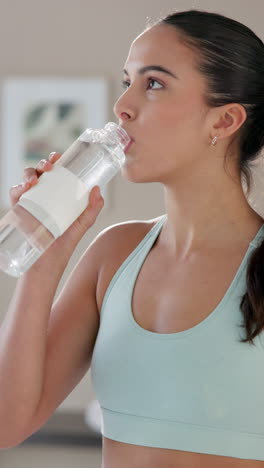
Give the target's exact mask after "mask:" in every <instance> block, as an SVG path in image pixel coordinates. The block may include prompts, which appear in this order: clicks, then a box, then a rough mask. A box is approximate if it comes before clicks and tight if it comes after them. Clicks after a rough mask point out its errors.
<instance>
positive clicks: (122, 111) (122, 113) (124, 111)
mask: <svg viewBox="0 0 264 468" xmlns="http://www.w3.org/2000/svg"><path fill="white" fill-rule="evenodd" d="M124 98H125V95H122V96H121V97H120V98H119V99H118V100H117V101H116V103H115V105H114V108H113V111H114V114H115V116H116V117H117V118H118V120H119V121H120V124H122V122H123V121H124V122H126V121H128V120H133V119H134V118H135V115H136V112H135V110H134V109H133V108H132V106H130V105H129V104H128V103H127V101H126V100H125V99H124Z"/></svg>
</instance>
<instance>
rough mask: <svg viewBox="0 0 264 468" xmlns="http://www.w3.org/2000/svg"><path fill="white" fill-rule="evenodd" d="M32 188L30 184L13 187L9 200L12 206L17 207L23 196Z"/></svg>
mask: <svg viewBox="0 0 264 468" xmlns="http://www.w3.org/2000/svg"><path fill="white" fill-rule="evenodd" d="M30 187H31V184H30V183H29V182H26V183H23V184H18V185H13V186H12V187H11V188H10V190H9V199H10V203H11V206H13V205H15V204H16V203H17V202H18V200H19V199H20V197H21V195H22V194H23V193H24V192H26V191H27V190H29V189H30Z"/></svg>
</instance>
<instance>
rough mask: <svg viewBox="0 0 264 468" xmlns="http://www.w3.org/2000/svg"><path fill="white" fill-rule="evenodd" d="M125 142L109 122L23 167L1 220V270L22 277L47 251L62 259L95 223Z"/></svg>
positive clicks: (52, 258) (123, 135) (122, 159)
mask: <svg viewBox="0 0 264 468" xmlns="http://www.w3.org/2000/svg"><path fill="white" fill-rule="evenodd" d="M129 143H130V137H129V136H128V134H127V133H126V131H125V130H124V129H123V128H122V127H120V126H118V125H117V124H116V123H114V122H108V123H107V124H106V125H105V126H104V128H103V129H90V128H87V129H86V130H85V131H84V132H83V133H82V134H81V135H80V136H79V137H78V138H77V139H76V140H75V141H74V142H73V143H72V144H71V145H70V146H69V147H68V148H67V149H66V150H65V152H64V153H63V154H59V153H55V154H51V155H50V157H49V160H45V159H44V160H41V161H40V162H39V163H38V165H37V167H36V168H35V169H34V168H32V167H26V168H25V170H24V184H19V185H16V186H13V187H11V189H10V193H9V196H10V201H11V205H12V207H11V209H10V210H9V212H8V213H7V214H6V215H5V216H4V217H3V218H2V219H0V268H1V269H2V270H3V271H5V272H6V273H8V274H10V275H11V276H15V277H18V276H21V275H22V274H23V273H24V272H26V271H27V270H28V269H29V268H30V267H31V266H32V265H33V264H34V263H35V262H36V260H37V259H38V258H39V257H40V256H42V255H43V253H44V252H45V251H46V250H48V252H49V254H50V255H52V256H49V260H50V261H51V262H53V263H54V261H56V259H57V260H59V259H60V258H62V261H63V262H64V263H65V259H66V258H69V255H71V254H72V252H73V250H74V248H75V247H76V245H77V244H78V242H79V241H80V239H81V238H82V236H83V235H84V234H85V232H86V231H87V229H89V228H90V227H91V226H92V225H93V224H94V223H95V221H96V218H97V216H98V214H99V212H100V210H101V209H102V207H103V206H104V200H103V198H102V197H101V196H100V190H101V188H102V187H104V186H105V185H106V184H107V183H108V182H109V181H110V180H111V179H112V178H113V177H114V176H115V175H116V174H117V173H118V172H119V171H120V169H121V167H122V165H123V164H124V163H125V150H126V147H127V145H128V144H129ZM40 176H42V177H40ZM32 177H33V179H32V180H31V178H32ZM97 195H98V198H97ZM53 243H54V246H52V244H53ZM58 248H59V249H60V250H57V249H58ZM45 258H47V255H45Z"/></svg>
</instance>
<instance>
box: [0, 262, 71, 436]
mask: <svg viewBox="0 0 264 468" xmlns="http://www.w3.org/2000/svg"><path fill="white" fill-rule="evenodd" d="M67 263H68V262H67V260H66V259H65V261H61V262H60V263H58V262H56V261H55V259H53V260H52V259H51V258H50V259H47V258H46V259H44V260H41V261H38V262H37V263H36V264H35V266H34V267H32V268H31V269H30V270H29V271H28V272H26V273H24V275H23V276H22V277H21V278H19V280H18V281H17V284H16V288H15V292H14V294H13V297H12V299H11V301H10V304H9V308H8V311H7V313H6V315H5V318H4V320H3V322H2V325H1V328H0V421H1V425H0V426H1V427H0V443H1V440H2V439H3V437H4V433H3V432H2V431H5V434H8V433H9V432H10V431H11V430H12V431H14V428H15V429H16V430H17V431H18V432H19V430H20V428H22V427H23V424H24V423H25V424H26V422H27V421H28V420H29V419H30V417H31V416H32V415H33V414H34V411H35V409H36V407H37V405H38V402H39V399H40V396H41V393H42V385H43V375H44V367H45V355H46V344H47V328H48V323H49V317H50V312H51V308H52V304H53V300H54V296H55V293H56V290H57V287H58V284H59V281H60V279H61V276H62V274H63V272H64V270H65V268H66V266H67Z"/></svg>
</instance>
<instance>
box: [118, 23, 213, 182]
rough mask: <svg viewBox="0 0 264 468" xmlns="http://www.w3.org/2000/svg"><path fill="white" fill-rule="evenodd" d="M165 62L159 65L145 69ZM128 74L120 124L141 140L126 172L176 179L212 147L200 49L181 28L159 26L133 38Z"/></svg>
mask: <svg viewBox="0 0 264 468" xmlns="http://www.w3.org/2000/svg"><path fill="white" fill-rule="evenodd" d="M150 66H159V67H163V68H164V69H166V70H167V71H168V72H169V73H166V72H164V71H158V70H151V69H150V70H147V71H144V70H142V69H143V68H145V67H150ZM124 69H125V70H126V71H125V72H124V75H123V80H124V81H125V82H126V83H125V91H124V93H123V94H122V95H121V96H120V98H119V99H118V101H117V102H116V103H115V106H114V112H115V115H116V116H117V118H118V120H119V124H120V125H121V126H123V127H124V128H125V130H126V131H127V132H128V134H129V135H130V136H131V137H132V138H133V139H134V140H135V141H134V143H133V144H132V145H131V146H130V148H129V149H128V151H127V152H126V163H125V165H124V166H123V169H122V172H123V173H124V174H125V176H126V177H127V178H128V179H129V180H131V181H135V182H161V183H165V184H166V183H169V181H171V182H172V181H174V182H175V179H177V177H179V176H180V175H183V172H184V171H185V170H187V171H189V170H190V167H191V166H190V164H191V165H192V167H193V163H194V162H195V161H196V160H197V159H198V160H199V159H200V158H199V155H200V156H201V157H203V158H204V155H205V152H206V150H208V146H209V143H210V142H208V132H206V131H205V119H206V115H207V113H208V112H209V109H208V108H207V107H206V105H205V103H204V98H203V93H204V92H205V82H204V79H203V77H202V75H200V74H199V72H198V71H196V70H195V68H194V52H192V51H191V50H190V49H188V48H187V47H185V46H183V45H181V43H180V42H179V41H178V40H177V32H176V31H175V29H174V28H172V27H170V26H166V25H159V26H154V27H152V28H151V29H149V30H148V31H145V32H144V33H142V34H141V35H140V36H138V37H137V38H136V39H135V40H134V41H133V43H132V45H131V48H130V51H129V54H128V57H127V60H126V63H125V65H124Z"/></svg>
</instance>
